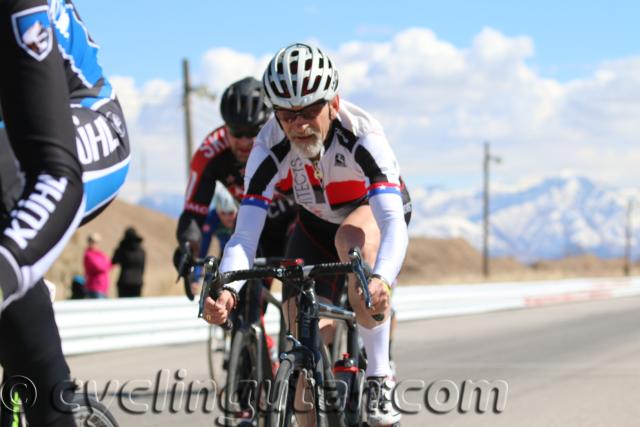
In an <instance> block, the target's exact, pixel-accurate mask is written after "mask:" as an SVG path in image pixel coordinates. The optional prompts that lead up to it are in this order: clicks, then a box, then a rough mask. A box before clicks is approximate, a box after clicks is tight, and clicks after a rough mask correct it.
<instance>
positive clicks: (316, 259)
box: [282, 188, 411, 304]
mask: <svg viewBox="0 0 640 427" xmlns="http://www.w3.org/2000/svg"><path fill="white" fill-rule="evenodd" d="M402 201H403V205H404V219H405V222H406V223H407V225H409V221H410V220H411V198H410V197H409V193H408V192H407V191H406V188H403V191H402ZM367 203H368V200H367V201H365V203H364V204H367ZM339 227H340V225H339V224H333V223H331V222H328V221H325V220H323V219H320V218H318V217H317V216H315V215H314V214H312V213H310V212H309V211H307V210H306V209H304V208H302V207H300V208H299V211H298V218H297V220H296V223H295V226H294V229H293V232H292V233H291V237H290V238H289V241H288V243H287V249H286V252H285V257H287V258H302V259H303V260H304V263H305V264H306V265H311V264H318V263H325V262H340V258H339V257H338V252H337V250H336V245H335V238H336V233H337V231H338V228H339ZM344 285H345V276H344V275H338V276H324V277H319V278H317V279H316V287H315V289H316V295H319V296H322V297H325V298H327V299H329V300H330V301H332V302H333V303H334V304H335V303H337V302H338V301H339V300H340V295H342V292H343V290H344ZM297 294H298V290H297V289H295V288H293V287H292V286H287V285H286V284H284V285H283V289H282V300H283V301H286V300H287V299H289V298H291V297H293V296H296V295H297Z"/></svg>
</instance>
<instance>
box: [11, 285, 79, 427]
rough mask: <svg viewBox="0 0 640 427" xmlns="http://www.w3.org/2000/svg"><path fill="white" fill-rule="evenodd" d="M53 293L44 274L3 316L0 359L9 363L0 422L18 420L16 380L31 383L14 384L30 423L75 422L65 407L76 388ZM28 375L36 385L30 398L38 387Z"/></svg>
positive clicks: (56, 424)
mask: <svg viewBox="0 0 640 427" xmlns="http://www.w3.org/2000/svg"><path fill="white" fill-rule="evenodd" d="M50 298H51V297H50V295H49V289H48V288H47V286H46V285H45V284H44V281H42V280H40V281H39V282H38V283H37V284H36V285H35V286H34V287H33V288H31V289H30V290H29V291H28V292H27V293H26V294H25V296H24V297H22V298H21V299H19V300H16V301H15V302H13V303H12V304H10V305H9V306H8V307H7V308H6V309H5V310H4V311H3V312H2V315H1V316H0V343H2V345H0V365H2V368H3V369H4V378H3V379H2V380H1V381H2V384H5V386H4V387H0V390H1V391H2V394H3V395H2V396H1V399H0V427H7V426H13V424H12V423H13V418H14V415H13V413H12V410H11V409H12V408H11V406H13V405H12V403H11V398H12V397H13V396H11V395H10V394H11V389H12V387H11V385H13V384H16V383H21V384H26V386H24V387H20V386H18V387H15V388H14V390H17V391H18V392H19V395H20V399H21V400H22V401H23V402H24V403H25V405H24V406H25V407H24V410H25V414H26V417H27V421H28V423H29V425H32V426H60V427H66V426H75V422H74V421H73V416H72V415H70V414H69V413H68V409H67V408H65V407H64V402H65V401H66V402H70V401H71V399H72V397H73V390H72V389H71V388H70V385H71V383H70V381H69V367H68V365H67V363H66V361H65V360H64V356H63V355H62V346H61V343H60V334H59V332H58V327H57V326H56V322H55V318H54V315H53V307H52V304H51V299H50ZM24 378H27V379H28V381H27V380H24ZM29 381H31V382H32V383H33V386H35V389H36V391H37V396H36V398H35V401H33V400H30V399H32V398H33V396H32V395H31V396H29V394H31V393H30V392H32V391H33V389H32V388H31V385H30V383H29ZM60 392H62V398H61V394H60ZM30 402H32V403H33V405H32V404H31V403H30Z"/></svg>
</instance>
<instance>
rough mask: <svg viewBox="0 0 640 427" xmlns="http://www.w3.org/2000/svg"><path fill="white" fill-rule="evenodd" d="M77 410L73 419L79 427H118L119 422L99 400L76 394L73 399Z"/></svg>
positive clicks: (74, 411)
mask: <svg viewBox="0 0 640 427" xmlns="http://www.w3.org/2000/svg"><path fill="white" fill-rule="evenodd" d="M73 403H74V405H75V409H74V410H73V419H74V420H75V422H76V424H77V425H78V426H95V427H118V422H117V421H116V419H115V418H113V415H111V413H110V412H109V410H108V409H107V407H106V406H104V405H103V404H102V403H100V402H98V401H97V400H95V399H93V398H91V397H88V396H85V395H83V394H76V395H75V396H74V397H73Z"/></svg>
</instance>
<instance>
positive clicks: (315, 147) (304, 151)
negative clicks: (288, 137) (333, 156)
mask: <svg viewBox="0 0 640 427" xmlns="http://www.w3.org/2000/svg"><path fill="white" fill-rule="evenodd" d="M291 145H292V146H293V149H294V150H295V151H296V152H297V153H298V154H299V155H301V156H302V157H306V158H307V159H313V158H314V157H317V156H319V155H320V154H321V153H322V148H323V147H324V144H323V143H322V141H321V140H320V138H316V140H315V141H314V142H313V143H311V144H297V143H295V142H293V141H291Z"/></svg>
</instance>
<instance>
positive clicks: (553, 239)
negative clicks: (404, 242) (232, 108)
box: [138, 174, 640, 261]
mask: <svg viewBox="0 0 640 427" xmlns="http://www.w3.org/2000/svg"><path fill="white" fill-rule="evenodd" d="M411 197H412V199H413V215H412V218H411V225H410V228H409V231H410V233H411V234H412V235H413V236H426V237H438V238H453V237H462V238H464V239H466V240H467V241H468V242H469V243H471V244H472V245H473V246H474V247H476V248H477V249H481V247H482V192H481V191H475V192H473V191H452V190H443V189H436V188H411ZM630 200H633V201H634V205H635V209H634V212H635V214H634V215H633V217H632V218H633V221H632V223H635V226H634V230H637V231H636V232H635V233H633V237H634V238H633V239H632V244H633V245H634V246H635V245H636V244H638V243H640V188H631V189H621V188H612V187H610V186H607V185H604V184H600V183H597V182H595V181H593V180H590V179H588V178H585V177H579V176H573V175H566V174H565V175H561V176H556V177H549V178H545V179H540V180H537V181H532V182H528V183H526V184H519V185H516V186H512V187H505V186H498V185H494V186H492V188H491V202H490V218H491V219H490V224H491V231H490V236H491V239H490V252H491V255H492V256H514V257H517V258H518V259H520V260H522V261H533V260H538V259H549V258H560V257H564V256H568V255H576V254H582V253H592V254H595V255H598V256H601V257H606V258H614V257H621V256H622V255H623V253H624V243H625V222H626V215H627V204H628V203H629V201H630ZM183 203H184V196H183V195H182V194H169V193H167V194H155V195H154V196H153V197H145V198H143V199H141V200H139V201H138V204H140V205H143V206H146V207H148V208H151V209H154V210H158V211H161V212H163V213H165V214H167V215H169V216H171V217H173V218H177V217H178V215H179V214H180V212H181V211H182V206H183ZM632 253H633V254H634V258H638V256H640V250H634V251H633V252H632Z"/></svg>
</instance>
